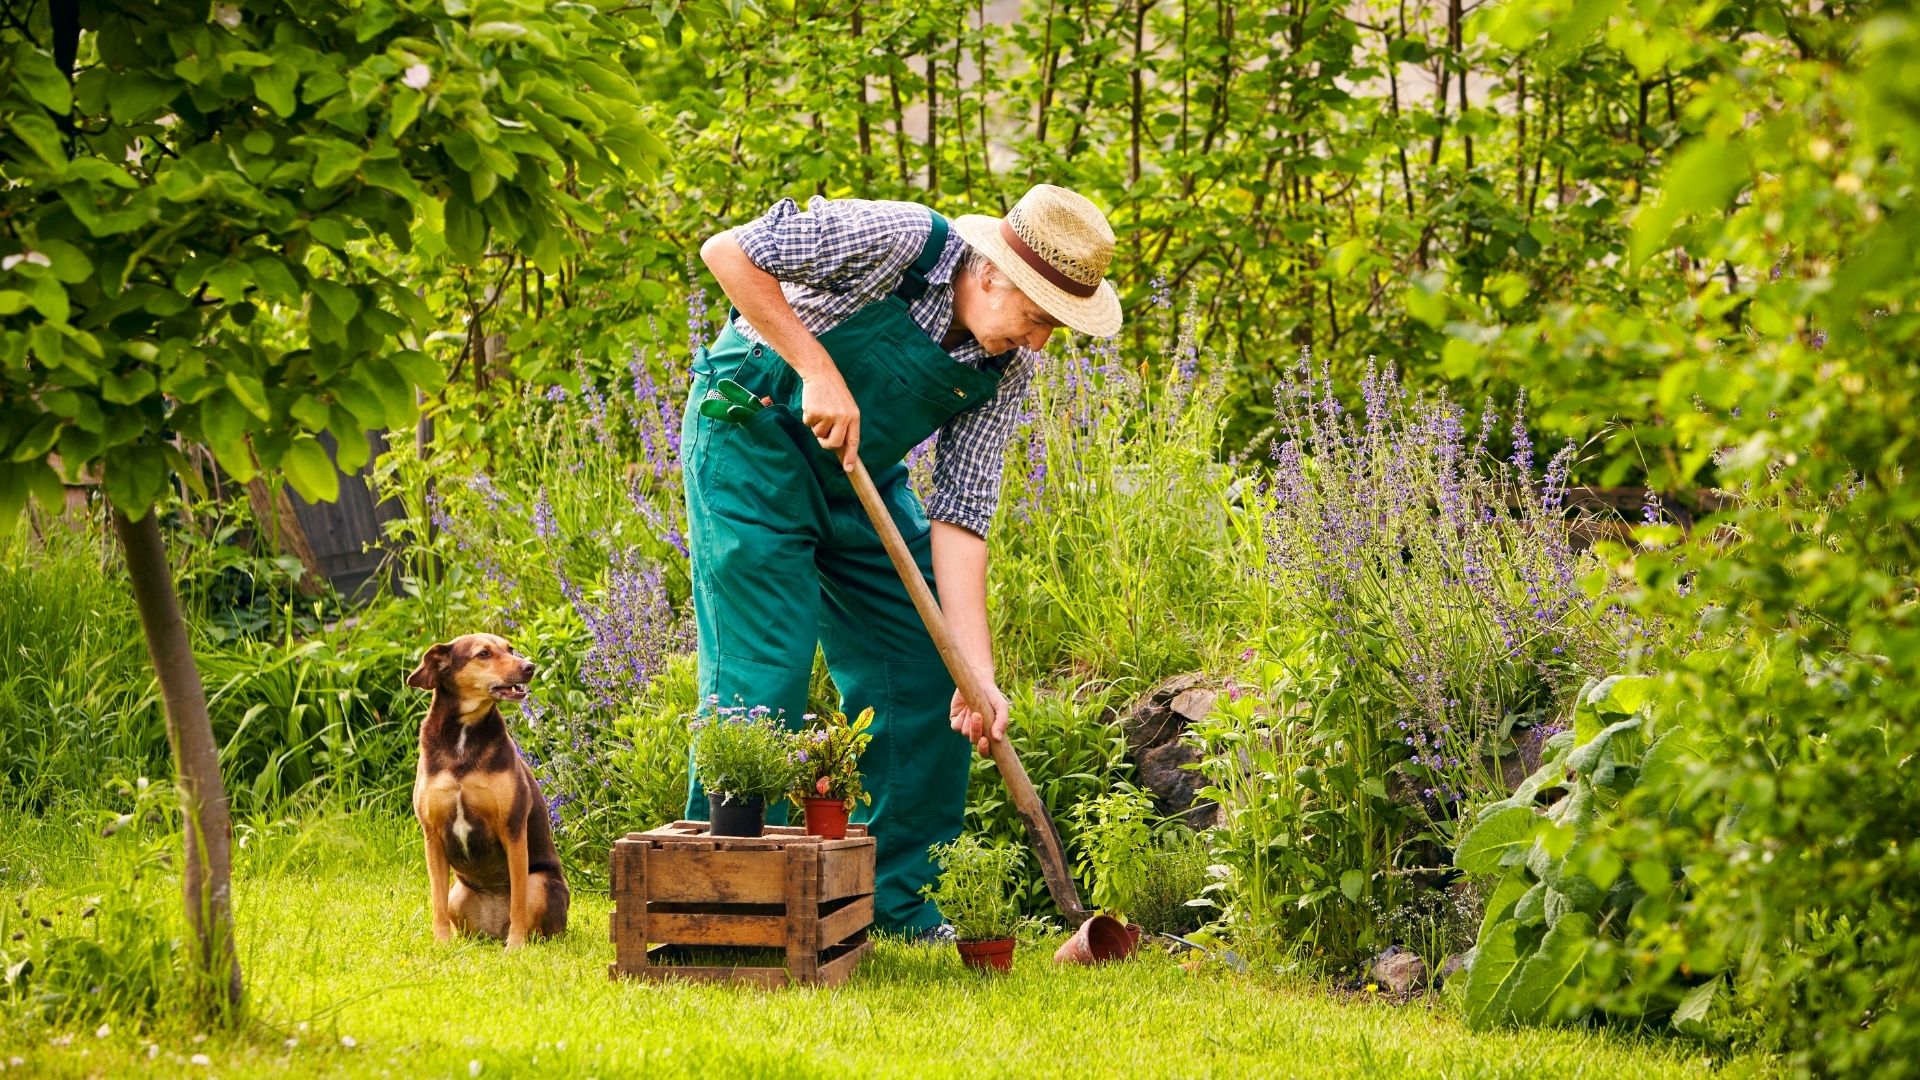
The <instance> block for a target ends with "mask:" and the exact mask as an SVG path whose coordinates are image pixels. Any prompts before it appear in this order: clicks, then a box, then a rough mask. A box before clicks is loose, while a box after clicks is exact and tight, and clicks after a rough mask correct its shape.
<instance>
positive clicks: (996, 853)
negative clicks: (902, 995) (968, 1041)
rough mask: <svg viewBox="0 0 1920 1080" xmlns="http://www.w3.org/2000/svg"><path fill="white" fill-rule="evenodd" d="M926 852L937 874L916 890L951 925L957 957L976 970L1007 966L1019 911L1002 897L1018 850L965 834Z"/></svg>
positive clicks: (1010, 963)
mask: <svg viewBox="0 0 1920 1080" xmlns="http://www.w3.org/2000/svg"><path fill="white" fill-rule="evenodd" d="M927 850H928V852H929V853H930V854H932V856H933V861H934V862H935V863H936V864H938V865H939V867H940V877H939V879H938V880H937V881H935V882H934V883H933V884H931V885H927V886H924V887H923V888H922V889H921V890H920V894H921V895H922V896H925V897H926V898H927V899H929V900H931V901H933V902H934V903H935V904H937V905H938V906H939V908H940V914H941V915H942V916H944V917H945V918H946V920H947V921H948V922H949V923H951V924H953V932H954V936H955V938H957V939H958V940H956V941H955V945H956V946H958V948H959V950H960V959H961V961H962V962H964V963H965V964H966V965H967V966H968V967H970V968H973V969H974V970H975V971H1010V970H1012V968H1013V947H1014V939H1013V931H1014V928H1015V927H1016V926H1017V925H1019V922H1020V909H1019V908H1018V907H1017V906H1016V905H1015V904H1014V903H1013V900H1012V898H1011V897H1009V896H1008V895H1007V882H1008V881H1009V880H1011V878H1012V876H1013V874H1014V872H1015V871H1016V870H1018V869H1019V867H1020V860H1021V854H1020V850H1019V849H1018V848H1012V847H996V846H990V845H988V844H985V843H982V842H981V841H980V839H979V837H976V836H973V835H970V834H968V835H961V836H959V837H956V838H954V839H953V840H952V841H951V842H949V843H945V844H935V845H933V846H932V847H931V848H928V849H927Z"/></svg>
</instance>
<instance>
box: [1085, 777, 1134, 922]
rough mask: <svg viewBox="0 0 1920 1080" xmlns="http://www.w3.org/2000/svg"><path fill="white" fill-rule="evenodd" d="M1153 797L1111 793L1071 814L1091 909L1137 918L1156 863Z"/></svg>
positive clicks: (1130, 790) (1125, 791)
mask: <svg viewBox="0 0 1920 1080" xmlns="http://www.w3.org/2000/svg"><path fill="white" fill-rule="evenodd" d="M1153 817H1154V806H1153V796H1152V795H1151V794H1149V793H1147V792H1143V791H1139V790H1136V789H1133V788H1122V789H1120V790H1117V791H1109V792H1107V793H1106V794H1104V795H1101V796H1099V797H1098V798H1094V799H1090V800H1088V801H1086V802H1083V803H1080V804H1078V805H1077V806H1075V807H1074V808H1073V821H1074V830H1073V833H1074V841H1075V846H1077V847H1078V848H1079V850H1080V857H1079V859H1078V860H1077V863H1076V865H1075V869H1077V870H1078V871H1079V872H1080V876H1081V877H1084V878H1086V879H1088V880H1089V881H1091V882H1092V883H1093V903H1094V906H1095V907H1097V908H1099V909H1100V910H1101V911H1104V912H1106V913H1108V914H1110V915H1115V916H1120V917H1126V916H1130V915H1131V914H1132V913H1133V909H1134V905H1135V904H1137V903H1138V902H1139V899H1140V893H1141V890H1142V889H1143V888H1145V886H1146V878H1147V864H1148V862H1149V861H1150V859H1151V857H1152V853H1153V852H1152V847H1153V831H1152V819H1153Z"/></svg>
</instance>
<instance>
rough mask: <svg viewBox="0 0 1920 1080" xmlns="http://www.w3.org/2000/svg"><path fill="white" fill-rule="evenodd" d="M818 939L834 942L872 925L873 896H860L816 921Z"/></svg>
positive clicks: (829, 942)
mask: <svg viewBox="0 0 1920 1080" xmlns="http://www.w3.org/2000/svg"><path fill="white" fill-rule="evenodd" d="M815 925H817V926H818V927H819V928H820V940H821V941H824V942H827V943H828V944H836V943H838V942H842V941H845V940H847V939H848V938H850V937H852V936H853V935H855V934H857V933H859V932H860V931H862V930H865V929H866V928H867V927H869V926H872V925H873V897H871V896H862V897H859V898H858V899H856V900H854V901H852V902H851V903H849V904H848V905H847V906H846V907H843V908H841V909H840V910H839V911H836V912H834V913H833V914H831V915H828V916H825V917H824V918H821V919H819V920H817V921H816V923H815Z"/></svg>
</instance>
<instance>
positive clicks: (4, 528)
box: [0, 465, 27, 539]
mask: <svg viewBox="0 0 1920 1080" xmlns="http://www.w3.org/2000/svg"><path fill="white" fill-rule="evenodd" d="M26 505H27V473H26V469H25V468H24V467H22V466H19V465H0V539H4V538H6V537H9V536H12V535H13V530H14V528H15V527H16V526H18V525H19V523H20V511H21V510H23V509H25V508H26Z"/></svg>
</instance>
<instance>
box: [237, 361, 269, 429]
mask: <svg viewBox="0 0 1920 1080" xmlns="http://www.w3.org/2000/svg"><path fill="white" fill-rule="evenodd" d="M226 376H227V389H228V390H231V391H233V396H234V398H235V399H237V400H238V401H239V402H240V404H241V405H242V406H243V407H245V409H246V410H247V411H248V412H250V413H252V414H253V415H255V416H257V417H259V418H260V419H262V420H271V419H273V409H272V407H271V406H269V405H268V404H267V388H266V387H265V386H263V385H261V383H260V379H259V378H258V377H257V376H253V375H248V374H246V373H245V372H240V371H235V370H233V369H232V368H228V369H227V372H226Z"/></svg>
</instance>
